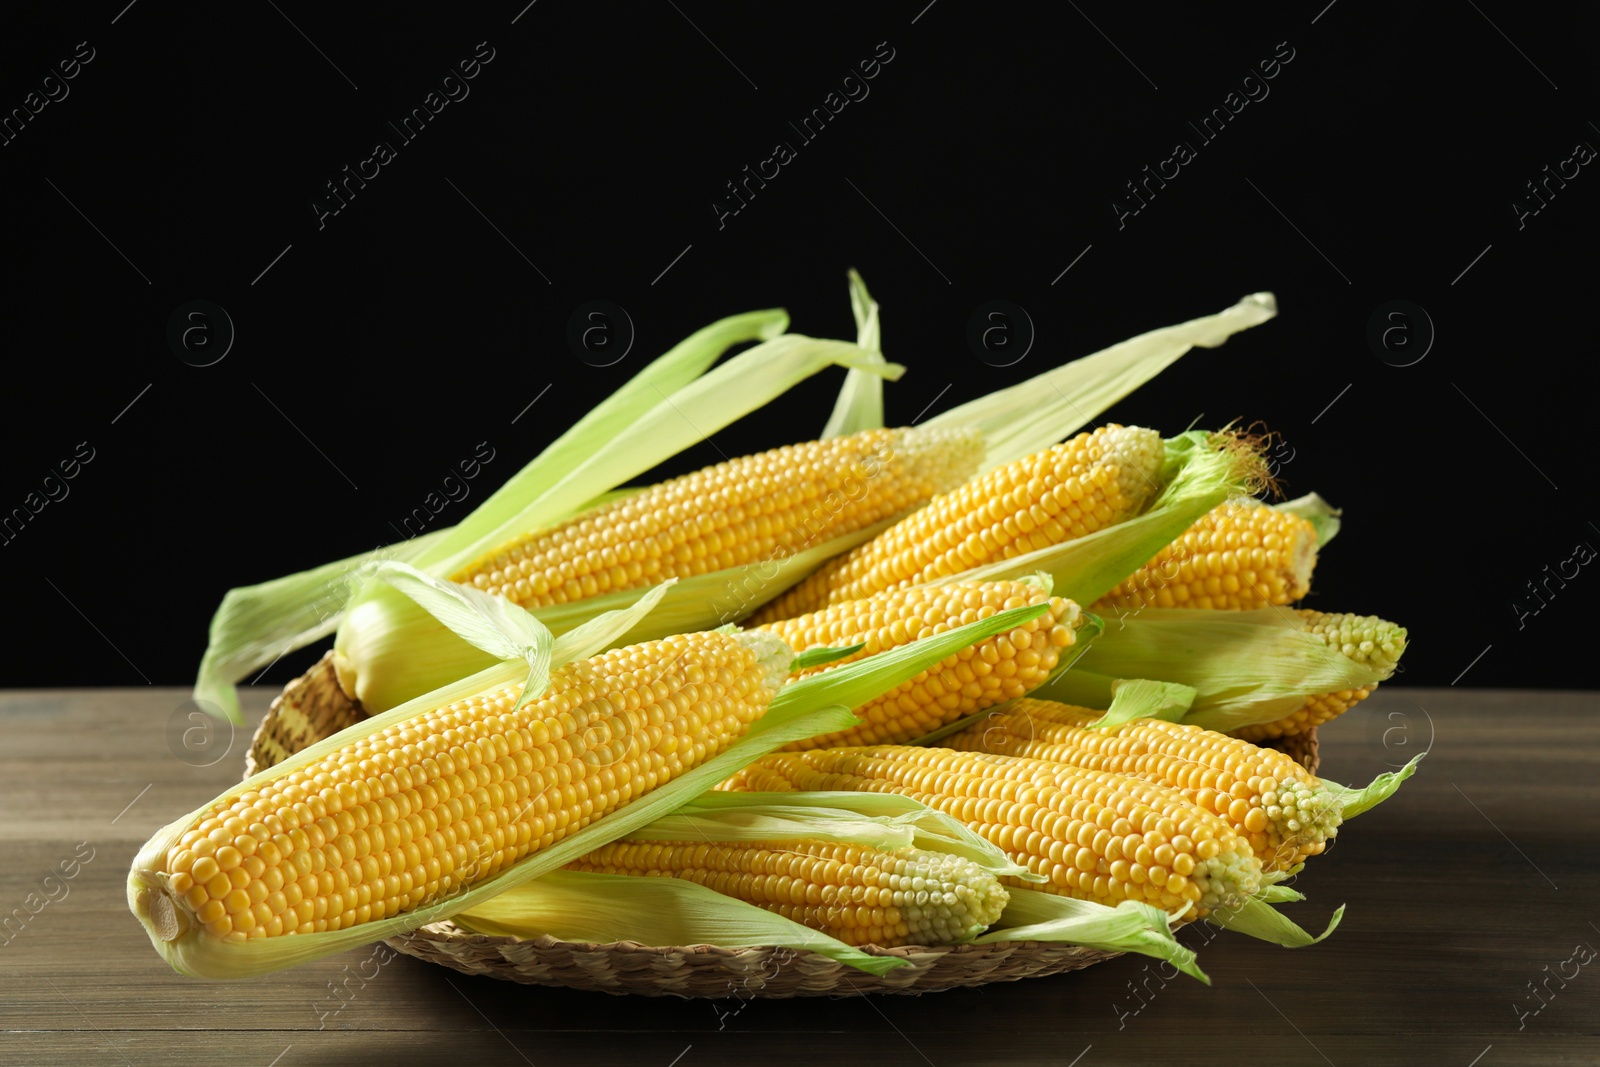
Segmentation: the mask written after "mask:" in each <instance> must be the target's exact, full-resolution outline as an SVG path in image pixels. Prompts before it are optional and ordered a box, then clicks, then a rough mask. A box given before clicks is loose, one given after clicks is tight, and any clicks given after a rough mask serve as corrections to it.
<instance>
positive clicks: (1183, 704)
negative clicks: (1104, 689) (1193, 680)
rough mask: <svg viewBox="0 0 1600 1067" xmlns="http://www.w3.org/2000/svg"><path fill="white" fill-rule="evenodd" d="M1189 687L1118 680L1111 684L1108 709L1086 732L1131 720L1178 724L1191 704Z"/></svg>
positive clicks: (1153, 681)
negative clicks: (1161, 721)
mask: <svg viewBox="0 0 1600 1067" xmlns="http://www.w3.org/2000/svg"><path fill="white" fill-rule="evenodd" d="M1194 698H1195V690H1194V687H1193V686H1187V685H1184V684H1183V683H1181V682H1158V681H1155V680H1153V679H1150V678H1119V679H1117V680H1116V681H1115V682H1113V683H1112V684H1111V706H1110V707H1109V708H1107V709H1106V713H1105V714H1104V715H1102V716H1100V718H1098V719H1096V720H1095V721H1094V722H1092V723H1090V724H1089V726H1088V729H1090V730H1102V729H1106V728H1108V727H1112V726H1121V725H1122V724H1123V723H1125V722H1132V721H1133V720H1134V719H1164V720H1166V721H1167V722H1180V721H1181V720H1182V719H1183V716H1184V714H1185V713H1186V712H1187V711H1188V710H1189V708H1190V706H1191V705H1192V704H1194Z"/></svg>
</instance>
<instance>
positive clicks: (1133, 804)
mask: <svg viewBox="0 0 1600 1067" xmlns="http://www.w3.org/2000/svg"><path fill="white" fill-rule="evenodd" d="M719 788H724V789H733V790H753V791H777V792H782V791H785V790H796V789H798V790H830V789H839V790H852V791H862V792H881V793H901V794H904V795H906V796H910V797H914V798H916V799H917V800H920V801H922V802H923V803H925V804H927V805H928V806H930V807H933V808H937V809H939V810H940V811H943V812H945V813H947V814H949V815H952V816H954V817H955V818H957V819H960V820H961V821H962V822H965V823H966V824H967V825H968V826H970V827H971V828H972V829H973V830H974V831H976V832H977V833H978V834H979V835H980V836H982V837H984V838H987V839H988V840H989V841H992V842H993V843H994V844H996V845H998V846H1000V847H1001V848H1003V849H1005V851H1006V853H1007V855H1009V856H1010V857H1011V859H1012V860H1014V861H1015V862H1017V863H1019V864H1022V865H1023V866H1026V867H1027V868H1028V869H1029V870H1031V871H1033V872H1034V873H1035V874H1042V875H1044V876H1045V877H1046V878H1048V879H1049V881H1048V882H1047V883H1046V884H1044V885H1040V886H1035V887H1032V888H1038V889H1043V890H1046V891H1048V892H1053V893H1056V894H1059V895H1061V896H1069V897H1077V898H1079V899H1082V900H1091V901H1094V902H1096V903H1099V904H1106V905H1108V906H1112V907H1115V906H1116V905H1117V904H1119V903H1120V902H1122V901H1123V900H1138V901H1146V902H1148V903H1151V904H1154V905H1155V906H1157V907H1159V908H1161V909H1162V910H1164V911H1166V912H1168V913H1171V914H1176V915H1179V916H1181V917H1182V918H1183V919H1186V920H1193V919H1198V918H1204V917H1205V916H1206V915H1208V914H1209V913H1210V912H1211V911H1213V910H1215V909H1217V908H1222V907H1233V906H1238V905H1239V904H1241V903H1243V901H1245V900H1246V899H1247V898H1249V897H1251V896H1254V895H1255V893H1256V892H1257V891H1258V890H1259V889H1260V885H1261V863H1260V861H1259V860H1257V859H1256V858H1255V855H1254V854H1253V853H1252V852H1251V850H1250V844H1249V842H1248V841H1247V840H1245V838H1244V837H1242V836H1241V835H1240V834H1238V833H1237V832H1236V831H1235V830H1234V829H1233V827H1231V826H1229V825H1228V824H1227V823H1226V822H1224V821H1223V820H1222V819H1221V818H1219V817H1218V816H1216V815H1215V814H1213V813H1212V812H1210V811H1207V810H1205V809H1203V808H1201V807H1199V806H1198V805H1196V804H1194V803H1193V802H1191V801H1190V800H1189V799H1187V798H1186V797H1184V796H1183V795H1182V794H1181V793H1179V792H1178V791H1177V790H1174V789H1170V788H1168V787H1166V786H1162V785H1156V784H1153V783H1151V782H1145V781H1140V780H1139V779H1136V778H1128V777H1125V776H1123V775H1119V774H1112V773H1110V772H1107V771H1092V770H1085V769H1083V768H1079V767H1071V766H1065V765H1062V764H1055V763H1046V762H1044V761H1043V760H1036V759H1024V758H1020V757H1013V756H1000V755H993V754H989V753H982V752H954V751H951V750H950V749H941V748H911V747H904V746H881V747H875V748H854V749H851V748H844V749H824V750H821V751H814V752H797V753H779V754H776V755H772V756H767V757H766V758H764V759H762V760H759V761H757V762H756V763H754V764H752V765H751V766H750V767H747V768H745V770H743V771H741V772H740V773H739V774H737V775H735V776H733V778H731V779H729V780H728V781H726V782H724V783H723V784H722V786H720V787H719ZM1007 884H1018V885H1020V884H1021V883H1013V882H1012V881H1011V880H1009V879H1008V880H1007Z"/></svg>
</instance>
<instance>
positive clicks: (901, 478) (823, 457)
mask: <svg viewBox="0 0 1600 1067" xmlns="http://www.w3.org/2000/svg"><path fill="white" fill-rule="evenodd" d="M982 454H983V441H982V438H981V436H980V435H979V434H977V433H976V432H974V431H970V430H962V429H930V428H926V427H924V428H920V429H919V428H910V429H891V430H867V431H863V432H861V433H857V434H852V435H850V436H848V437H840V438H834V439H831V440H827V441H809V442H806V443H804V444H798V445H789V446H786V447H783V448H776V449H772V450H771V451H768V452H762V453H759V454H757V455H753V456H744V457H741V458H739V459H734V460H729V461H727V462H725V463H719V464H717V465H715V466H712V467H707V468H704V469H703V470H699V471H696V472H694V473H692V474H687V475H684V476H683V477H680V478H674V479H672V480H670V481H667V482H662V483H661V484H659V485H656V486H652V487H651V488H649V489H645V490H643V491H641V492H639V493H635V494H632V495H630V496H627V497H625V498H623V499H621V500H618V501H615V502H613V503H611V504H607V505H603V506H601V507H598V508H595V509H593V510H591V511H588V512H585V513H583V514H581V515H578V516H576V517H574V518H572V519H569V520H567V521H566V522H562V523H559V524H557V525H555V526H553V527H550V528H548V529H543V530H538V531H535V532H533V533H529V534H527V535H525V536H523V537H520V538H518V539H516V540H514V541H512V542H511V543H509V544H506V545H502V546H500V547H499V548H497V549H495V550H494V551H492V552H490V553H488V554H486V555H485V556H484V557H482V558H481V559H479V560H478V561H477V562H476V563H473V564H471V565H469V566H467V567H465V568H463V569H462V570H460V571H458V572H456V573H455V574H453V575H451V578H452V579H453V580H454V581H457V582H463V583H468V584H471V585H474V586H476V587H477V588H479V589H482V590H484V591H485V592H489V593H496V594H499V595H501V596H504V597H506V598H507V599H509V600H511V601H512V602H513V603H516V604H518V605H520V606H522V607H524V608H527V609H529V610H537V609H538V608H541V607H546V606H549V605H552V604H565V603H568V602H571V601H574V600H581V599H585V598H588V597H593V596H598V595H600V594H603V593H609V592H616V591H619V590H625V589H637V588H641V587H643V586H647V585H654V584H656V583H657V582H660V581H662V580H664V579H666V578H672V577H679V578H686V577H691V576H694V575H701V574H707V573H709V572H712V571H717V570H724V569H727V568H730V567H737V566H740V565H743V564H748V563H755V562H759V561H763V560H768V559H775V558H780V557H783V556H788V555H793V554H794V553H796V552H799V551H801V550H802V549H804V548H806V547H808V546H809V545H810V544H813V543H821V542H824V541H827V540H830V539H832V538H835V537H841V536H843V535H845V534H848V533H852V532H854V531H857V530H861V529H864V528H866V527H868V526H872V525H874V524H875V523H878V522H882V521H883V520H885V519H890V518H893V517H895V516H897V515H900V514H902V513H904V512H906V511H909V510H911V509H912V508H915V507H917V506H919V505H921V504H922V503H923V502H924V501H926V500H928V498H930V497H932V496H933V495H934V494H936V493H941V492H943V491H945V490H947V489H949V488H951V487H952V486H954V485H957V484H959V483H960V482H961V481H963V480H964V479H966V478H967V477H969V476H970V475H971V474H972V472H973V471H974V470H975V469H976V468H977V465H978V461H979V459H980V458H981V457H982Z"/></svg>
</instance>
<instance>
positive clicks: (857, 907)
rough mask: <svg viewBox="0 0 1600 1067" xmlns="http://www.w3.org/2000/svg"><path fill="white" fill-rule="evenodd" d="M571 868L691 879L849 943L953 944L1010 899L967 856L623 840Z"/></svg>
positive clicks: (826, 845)
mask: <svg viewBox="0 0 1600 1067" xmlns="http://www.w3.org/2000/svg"><path fill="white" fill-rule="evenodd" d="M567 869H568V870H574V871H590V872H597V873H600V874H629V875H656V876H661V877H671V878H682V879H686V880H688V881H691V882H696V883H698V884H700V885H703V886H706V887H707V888H709V889H714V890H716V891H717V892H719V893H722V894H723V895H724V896H730V897H735V898H737V899H739V900H743V901H745V902H746V903H750V904H755V905H758V906H760V907H763V908H766V909H767V910H768V911H773V912H776V913H778V914H779V915H782V916H783V917H784V918H786V919H791V920H793V921H795V922H797V923H801V924H802V925H805V926H809V927H811V928H812V929H814V930H820V931H822V932H823V933H825V934H828V935H830V936H832V937H836V938H838V939H839V940H840V941H843V942H844V943H845V944H847V945H869V944H870V945H881V946H884V947H892V946H895V945H947V944H952V943H954V942H956V941H961V940H965V939H967V938H970V937H972V936H973V935H974V934H977V933H979V932H981V931H982V930H983V929H984V928H985V927H987V926H989V925H990V924H991V923H993V922H995V921H996V920H997V919H999V918H1000V913H1001V911H1003V910H1004V909H1005V905H1006V900H1007V896H1008V894H1007V893H1006V891H1005V889H1003V888H1002V887H1001V885H1000V881H999V879H998V878H996V877H995V876H994V875H993V874H990V873H989V872H988V871H985V870H984V869H983V868H982V867H979V866H978V865H977V864H976V863H973V862H972V861H971V860H968V859H964V858H962V857H960V856H953V855H950V854H948V853H944V852H931V851H927V850H924V849H918V848H905V849H900V850H898V851H894V852H887V851H884V850H882V849H876V848H869V847H865V846H862V845H850V844H835V843H832V842H826V841H791V842H783V843H774V844H772V845H770V846H756V845H750V844H743V843H710V842H704V841H702V842H692V841H673V842H648V843H632V842H622V841H617V842H612V843H611V844H609V845H605V846H603V847H601V848H599V849H597V850H595V851H594V852H591V853H589V854H588V855H587V856H584V857H583V858H582V859H580V860H577V861H575V862H573V863H570V864H568V865H567Z"/></svg>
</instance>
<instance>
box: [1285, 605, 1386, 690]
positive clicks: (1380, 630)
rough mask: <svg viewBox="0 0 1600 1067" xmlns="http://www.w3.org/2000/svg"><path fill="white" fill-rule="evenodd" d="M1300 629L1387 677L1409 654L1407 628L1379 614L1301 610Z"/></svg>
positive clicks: (1299, 613)
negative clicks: (1402, 658)
mask: <svg viewBox="0 0 1600 1067" xmlns="http://www.w3.org/2000/svg"><path fill="white" fill-rule="evenodd" d="M1296 614H1298V615H1299V617H1300V622H1301V629H1303V630H1305V632H1306V633H1309V634H1312V635H1313V636H1315V637H1318V638H1320V639H1321V640H1322V641H1323V642H1324V643H1325V644H1326V645H1327V646H1328V647H1329V648H1331V649H1333V650H1334V651H1335V652H1338V653H1340V654H1342V655H1344V656H1346V657H1348V658H1349V659H1353V660H1355V661H1356V662H1357V663H1362V664H1365V665H1367V666H1369V667H1371V668H1373V669H1374V670H1376V671H1378V672H1379V673H1381V674H1382V675H1383V676H1384V677H1385V678H1387V677H1388V676H1389V675H1391V674H1393V673H1394V670H1395V668H1396V667H1398V666H1399V664H1400V657H1401V656H1402V655H1404V654H1405V651H1406V639H1407V636H1408V635H1407V633H1406V628H1405V627H1404V626H1401V625H1399V624H1398V623H1393V622H1390V621H1389V620H1387V619H1382V618H1379V617H1378V616H1376V615H1351V614H1349V613H1346V612H1324V611H1311V610H1309V609H1305V610H1301V611H1299V612H1297V613H1296Z"/></svg>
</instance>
